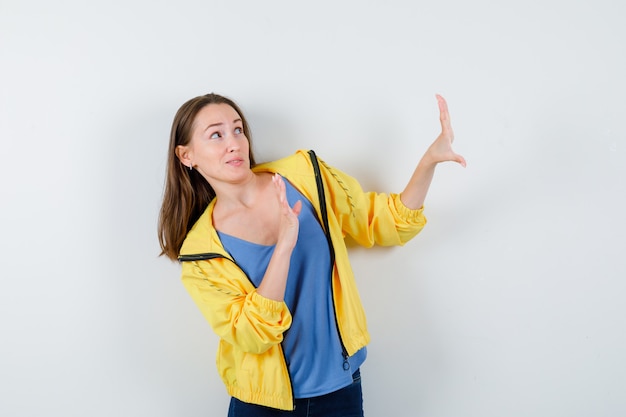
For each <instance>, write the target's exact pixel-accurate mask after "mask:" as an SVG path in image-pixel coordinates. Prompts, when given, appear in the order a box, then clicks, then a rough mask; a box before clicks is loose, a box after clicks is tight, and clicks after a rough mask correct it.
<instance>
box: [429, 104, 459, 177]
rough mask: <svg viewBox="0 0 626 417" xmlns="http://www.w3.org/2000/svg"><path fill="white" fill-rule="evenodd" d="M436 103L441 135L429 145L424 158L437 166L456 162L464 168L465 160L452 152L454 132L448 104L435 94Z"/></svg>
mask: <svg viewBox="0 0 626 417" xmlns="http://www.w3.org/2000/svg"><path fill="white" fill-rule="evenodd" d="M436 97H437V103H438V105H439V121H440V122H441V133H440V134H439V136H438V137H437V139H435V141H434V142H433V143H432V145H430V147H429V148H428V150H427V151H426V153H425V154H424V158H426V159H428V161H429V162H431V163H434V164H438V163H439V162H447V161H452V162H458V163H459V164H461V165H462V166H464V167H465V165H466V164H465V158H463V157H462V156H461V155H459V154H457V153H455V152H454V151H453V150H452V142H454V132H453V131H452V124H451V123H450V113H449V112H448V104H447V103H446V100H445V99H444V98H443V97H441V96H440V95H439V94H437V96H436Z"/></svg>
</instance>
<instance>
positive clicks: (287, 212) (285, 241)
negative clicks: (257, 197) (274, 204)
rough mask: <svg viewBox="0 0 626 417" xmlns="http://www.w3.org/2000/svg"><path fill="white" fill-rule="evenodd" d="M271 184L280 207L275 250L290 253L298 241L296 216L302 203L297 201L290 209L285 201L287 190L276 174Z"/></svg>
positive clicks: (298, 224)
mask: <svg viewBox="0 0 626 417" xmlns="http://www.w3.org/2000/svg"><path fill="white" fill-rule="evenodd" d="M272 182H273V183H274V189H275V190H276V197H277V198H278V204H279V207H280V222H279V226H278V227H279V229H278V240H277V242H276V249H285V250H289V251H291V250H293V248H294V247H295V246H296V241H297V240H298V231H299V228H300V223H299V221H298V215H299V214H300V211H301V210H302V201H300V200H298V201H297V202H296V204H294V205H293V207H290V206H289V202H288V201H287V190H286V188H285V181H284V180H283V178H282V177H281V176H280V175H278V174H274V176H273V177H272Z"/></svg>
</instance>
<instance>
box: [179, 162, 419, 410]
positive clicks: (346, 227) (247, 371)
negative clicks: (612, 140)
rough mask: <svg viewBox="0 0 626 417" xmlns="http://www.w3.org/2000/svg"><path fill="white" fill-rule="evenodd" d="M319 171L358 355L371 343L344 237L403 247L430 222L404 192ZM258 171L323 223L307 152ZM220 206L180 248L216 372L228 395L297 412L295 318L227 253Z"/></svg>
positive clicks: (351, 346)
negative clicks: (210, 335) (217, 221)
mask: <svg viewBox="0 0 626 417" xmlns="http://www.w3.org/2000/svg"><path fill="white" fill-rule="evenodd" d="M319 166H320V172H321V176H322V177H323V181H324V189H325V198H326V204H327V211H328V222H329V228H330V235H331V239H332V243H333V246H334V250H335V265H334V268H333V275H332V288H333V298H334V303H335V313H336V316H337V325H338V328H339V333H340V337H341V340H342V342H343V344H344V347H345V349H346V353H347V354H348V355H353V354H354V353H355V352H356V351H358V350H359V349H361V348H362V347H363V346H365V345H367V344H368V343H369V340H370V336H369V333H368V331H367V323H366V319H365V313H364V311H363V306H362V304H361V300H360V297H359V294H358V291H357V287H356V283H355V280H354V274H353V272H352V268H351V266H350V262H349V260H348V250H347V248H346V244H345V242H344V237H345V236H346V235H350V236H351V237H352V238H353V239H354V240H355V241H356V242H357V243H359V244H360V245H363V246H366V247H371V246H372V245H374V244H378V245H385V246H390V245H403V244H404V243H406V242H407V241H408V240H410V239H411V238H412V237H414V236H415V235H416V234H417V233H419V232H420V231H421V230H422V228H423V227H424V225H425V224H426V219H425V217H424V215H423V209H419V210H410V209H408V208H407V207H405V206H404V205H403V204H402V202H401V201H400V196H399V195H398V194H390V195H386V194H378V193H373V192H364V191H363V190H362V189H361V186H360V185H359V183H358V182H357V181H356V180H355V179H354V178H352V177H350V176H348V175H346V174H344V173H342V172H341V171H339V170H336V169H334V168H331V167H329V166H328V165H326V164H324V163H323V162H322V161H320V164H319ZM253 170H254V171H255V172H271V173H276V172H277V173H279V174H280V175H282V176H283V177H285V178H286V179H287V180H288V181H289V182H290V183H291V184H292V185H293V186H294V187H295V188H297V189H298V190H299V191H300V192H301V193H302V194H303V195H304V196H305V197H306V198H307V199H308V200H309V201H311V203H312V204H313V206H314V207H315V209H316V212H317V215H318V218H320V219H321V213H320V205H319V201H318V194H317V185H316V180H315V174H314V170H313V165H312V162H311V159H310V158H309V155H308V154H307V152H306V151H302V150H301V151H298V152H296V153H295V154H294V155H291V156H289V157H286V158H283V159H281V160H278V161H274V162H269V163H265V164H261V165H257V166H256V167H254V169H253ZM214 205H215V199H214V200H213V201H212V202H211V203H210V204H209V206H208V207H207V209H206V210H205V212H204V213H203V214H202V216H201V217H200V218H199V219H198V221H197V222H196V224H195V225H194V226H193V228H192V229H191V230H190V231H189V233H188V234H187V237H186V239H185V241H184V243H183V246H182V248H181V251H180V255H181V256H180V260H181V261H182V281H183V284H184V286H185V288H186V289H187V291H189V293H190V295H191V297H192V298H193V300H194V301H195V303H196V304H197V305H198V307H199V308H200V310H201V311H202V314H203V315H204V317H205V318H206V319H207V320H208V321H209V323H210V324H211V327H212V328H213V330H214V331H215V333H216V334H217V335H218V336H219V337H220V342H219V348H218V352H217V368H218V372H219V374H220V376H221V378H222V380H223V381H224V384H225V385H226V389H227V391H228V393H229V394H230V395H232V396H234V397H236V398H239V399H240V400H242V401H244V402H249V403H255V404H260V405H264V406H267V407H272V408H278V409H283V410H292V409H293V393H292V387H291V379H290V377H289V372H288V369H287V365H286V362H285V357H284V355H283V352H282V347H281V342H282V340H283V333H284V332H285V331H286V330H287V329H288V328H289V326H290V325H291V314H290V312H289V310H288V308H287V306H286V304H285V303H284V302H279V301H274V300H269V299H267V298H264V297H262V296H260V295H259V294H257V292H256V288H255V287H254V285H253V284H252V282H251V281H250V280H249V279H248V277H247V276H246V275H245V273H244V272H243V271H242V270H241V269H240V268H239V267H238V266H237V264H236V263H235V261H234V260H233V259H232V258H231V257H230V255H229V254H228V253H227V252H226V251H225V250H224V248H223V246H222V244H221V242H220V239H219V237H218V235H217V232H216V230H215V229H214V228H213V225H212V221H211V219H212V212H213V207H214Z"/></svg>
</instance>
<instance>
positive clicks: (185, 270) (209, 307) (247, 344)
mask: <svg viewBox="0 0 626 417" xmlns="http://www.w3.org/2000/svg"><path fill="white" fill-rule="evenodd" d="M226 262H231V261H230V260H226V259H218V260H211V261H193V262H183V264H182V281H183V285H184V286H185V288H186V289H187V291H188V292H189V294H190V295H191V298H192V299H193V300H194V302H195V303H196V304H197V305H198V307H199V308H200V310H201V312H202V314H203V315H204V317H205V318H206V319H207V320H208V321H209V323H210V325H211V327H212V328H213V331H215V333H216V334H217V335H218V336H219V337H220V338H221V339H223V340H224V341H226V342H228V343H230V344H232V345H234V346H237V347H238V348H239V349H241V350H242V351H244V352H248V353H256V354H259V353H263V352H265V351H267V350H268V349H269V348H271V347H272V346H275V345H277V344H279V343H281V342H282V340H283V333H284V332H285V331H286V330H287V329H288V328H289V326H291V314H290V312H289V310H288V308H287V305H286V304H285V303H284V302H281V301H274V300H270V299H267V298H264V297H262V296H261V295H259V294H258V293H257V292H256V289H255V288H254V286H253V285H252V284H251V283H249V281H247V278H246V277H245V275H244V276H243V278H242V279H241V278H235V276H236V275H238V274H241V275H243V272H242V271H240V270H239V268H238V267H236V266H235V265H234V264H233V265H232V267H230V266H229V265H224V263H226ZM227 274H230V275H231V278H230V279H229V278H228V277H227V276H226V275H227Z"/></svg>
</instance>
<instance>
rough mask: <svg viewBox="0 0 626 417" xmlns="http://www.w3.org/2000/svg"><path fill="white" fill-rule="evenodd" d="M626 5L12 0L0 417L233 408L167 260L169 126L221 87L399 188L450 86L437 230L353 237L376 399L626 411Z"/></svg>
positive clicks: (260, 141) (433, 196) (368, 402)
mask: <svg viewBox="0 0 626 417" xmlns="http://www.w3.org/2000/svg"><path fill="white" fill-rule="evenodd" d="M625 12H626V6H624V3H623V2H621V1H617V0H616V1H610V0H594V1H591V0H583V1H557V0H542V1H533V0H528V1H524V2H503V1H496V0H479V1H474V2H465V1H462V0H451V1H430V2H415V1H408V0H407V1H393V0H387V1H384V2H383V1H380V2H373V1H357V0H350V1H316V2H299V1H286V0H283V1H272V0H267V1H252V0H249V1H225V0H223V1H210V0H205V1H197V0H180V1H177V2H173V1H172V2H166V1H148V0H143V1H142V0H125V1H119V2H116V1H100V2H97V1H93V2H85V1H78V0H76V1H63V0H58V1H44V0H34V1H30V2H28V1H17V0H0V139H1V141H2V142H1V144H2V147H1V152H2V153H1V154H2V162H1V163H0V178H1V181H2V183H1V190H2V191H1V195H2V197H1V199H2V203H1V207H2V209H1V210H2V213H1V218H0V231H1V236H2V238H1V239H0V242H1V247H0V254H1V255H0V256H1V264H0V276H1V281H0V415H2V416H7V417H8V416H15V417H18V416H19V417H26V416H132V417H135V416H150V417H157V416H168V417H169V416H190V417H191V416H198V417H200V416H225V415H226V408H227V403H228V397H227V395H226V393H225V390H224V388H223V385H222V383H221V381H220V380H219V378H218V376H217V372H216V370H215V364H214V356H215V348H216V343H217V339H216V337H215V336H214V334H213V333H212V332H211V330H210V327H209V325H208V324H207V323H206V322H205V321H204V319H203V318H202V317H201V315H200V313H199V311H198V310H197V309H196V307H195V305H194V304H193V303H192V301H191V299H190V297H189V296H188V295H187V293H186V292H185V290H184V288H183V287H182V285H181V283H180V279H179V266H178V265H177V264H175V263H171V262H169V261H167V260H166V259H164V258H159V257H158V256H157V255H158V253H159V247H158V243H157V236H156V222H157V216H158V210H159V207H160V199H161V195H162V189H163V181H164V171H165V159H166V149H167V143H168V136H169V129H170V124H171V121H172V118H173V116H174V113H175V111H176V110H177V108H178V107H179V106H180V105H181V104H182V103H183V102H184V101H186V100H187V99H189V98H191V97H194V96H197V95H200V94H205V93H208V92H217V93H221V94H225V95H228V96H230V97H233V98H234V99H235V100H236V101H238V102H239V103H240V104H241V106H242V108H243V109H244V112H246V114H247V116H248V118H249V120H250V122H251V125H252V129H253V141H254V147H255V150H256V153H257V156H258V159H260V160H268V159H273V158H277V157H280V156H285V155H288V154H291V153H292V152H293V151H295V150H296V149H298V148H313V149H315V150H316V151H317V153H318V154H319V155H320V156H321V157H322V158H323V159H324V160H326V162H328V163H329V164H331V165H334V166H337V167H338V168H340V169H342V170H344V171H346V172H348V173H350V174H352V175H354V176H355V177H357V178H358V179H359V180H360V181H361V183H362V185H363V187H364V188H366V189H371V190H376V191H387V192H391V191H400V190H401V189H402V188H403V187H404V185H405V183H406V181H407V180H408V178H409V176H410V174H411V173H412V171H413V168H414V167H415V165H416V164H417V162H418V160H419V158H420V156H421V155H422V153H423V152H424V151H425V149H426V148H427V147H428V145H429V144H430V143H431V141H432V140H433V139H434V138H435V136H436V135H437V134H438V128H439V126H438V120H437V116H438V114H437V107H436V101H435V98H434V94H435V93H441V94H443V95H444V96H445V97H446V98H447V99H448V102H449V105H450V111H451V114H452V119H453V125H454V128H455V132H456V137H457V139H456V142H455V147H456V150H457V151H458V152H459V153H461V154H462V155H464V156H465V157H466V159H467V161H468V166H467V168H466V169H463V168H461V167H460V166H458V165H455V164H447V165H445V166H441V167H439V168H438V170H437V174H436V177H435V181H434V183H433V187H432V189H431V193H430V194H429V196H428V200H427V208H426V210H427V216H428V219H429V224H428V226H427V227H426V229H425V230H424V231H423V232H422V234H420V235H419V236H418V237H417V238H416V239H415V240H413V241H411V242H410V243H409V244H407V245H406V246H405V247H402V248H391V249H381V248H376V249H371V250H365V249H361V248H354V249H353V250H352V261H353V265H354V269H355V271H356V273H357V275H358V280H359V285H360V289H361V295H362V298H363V301H364V303H365V305H366V309H367V311H368V318H369V322H370V328H371V333H372V336H373V341H372V343H371V345H370V347H369V358H368V361H367V362H366V364H365V365H364V366H363V369H362V371H363V377H364V391H365V410H366V415H368V416H370V417H375V416H407V417H411V416H429V417H439V416H441V417H448V416H480V417H489V416H494V417H495V416H508V417H516V416H520V417H521V416H530V415H532V416H546V417H548V416H549V417H554V416H581V417H583V416H585V417H586V416H611V417H614V416H620V415H626V395H625V394H626V388H625V387H626V354H625V352H626V306H625V305H624V303H623V299H624V295H625V292H626V284H625V283H624V278H625V277H626V261H625V260H624V255H625V254H626V251H625V249H626V239H625V237H624V236H625V233H626V222H625V220H624V214H623V211H624V207H626V168H625V160H626V150H625V149H626V128H625V127H624V116H625V115H626V102H625V93H626V82H625V81H624V79H625V74H626V52H625V51H626V47H625V46H624V43H625V41H626V25H624V16H625Z"/></svg>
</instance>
